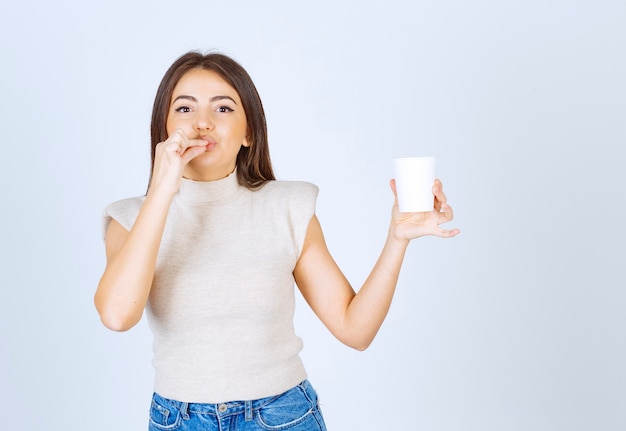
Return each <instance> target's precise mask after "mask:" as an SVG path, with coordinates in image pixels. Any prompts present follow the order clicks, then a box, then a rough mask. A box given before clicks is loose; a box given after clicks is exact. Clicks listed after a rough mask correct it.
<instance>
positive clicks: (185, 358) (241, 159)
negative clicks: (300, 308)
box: [95, 52, 459, 431]
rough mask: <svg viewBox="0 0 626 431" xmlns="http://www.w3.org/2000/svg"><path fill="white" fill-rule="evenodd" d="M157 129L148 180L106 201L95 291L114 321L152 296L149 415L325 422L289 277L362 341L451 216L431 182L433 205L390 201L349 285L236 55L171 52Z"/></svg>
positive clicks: (114, 325) (173, 421)
mask: <svg viewBox="0 0 626 431" xmlns="http://www.w3.org/2000/svg"><path fill="white" fill-rule="evenodd" d="M151 135H152V175H151V178H150V184H149V187H148V191H147V193H146V195H145V196H142V197H137V198H131V199H125V200H122V201H118V202H115V203H113V204H111V205H109V206H108V207H107V210H106V212H105V232H106V234H105V243H106V255H107V265H106V268H105V270H104V274H103V275H102V278H101V280H100V283H99V285H98V289H97V291H96V294H95V304H96V308H97V310H98V312H99V314H100V317H101V319H102V322H103V323H104V325H106V326H107V327H108V328H110V329H112V330H115V331H126V330H128V329H130V328H131V327H133V326H134V325H135V324H136V323H137V322H138V321H139V320H140V319H141V316H142V314H143V310H144V308H145V309H146V310H147V313H148V323H149V325H150V328H151V330H152V332H153V334H154V361H153V363H154V366H155V371H156V375H155V389H154V396H153V400H152V405H151V411H150V429H151V430H164V429H181V430H196V429H198V430H199V429H203V430H204V429H206V430H213V429H216V430H217V429H220V430H222V429H229V430H230V429H241V430H257V429H286V428H289V429H291V430H293V431H300V430H302V431H304V430H325V429H326V428H325V425H324V421H323V418H322V415H321V412H320V410H319V407H318V405H317V395H316V393H315V391H314V389H313V388H312V387H311V385H310V383H309V382H308V380H307V376H306V372H305V370H304V367H303V365H302V362H301V361H300V359H299V356H298V354H299V352H300V350H301V349H302V342H301V340H300V339H299V338H298V337H297V336H296V335H295V333H294V327H293V313H294V289H293V284H294V281H295V283H296V284H297V286H298V288H299V289H300V292H301V293H302V295H303V297H304V298H305V299H306V301H307V302H308V304H309V305H310V306H311V308H312V309H313V311H314V312H315V313H316V315H317V316H318V317H319V318H320V319H321V321H322V322H323V323H324V324H325V325H326V327H327V328H328V329H329V330H330V331H331V332H332V333H333V335H334V336H335V337H337V338H338V339H339V340H340V341H341V342H343V343H345V344H346V345H348V346H350V347H353V348H355V349H358V350H363V349H365V348H367V347H368V345H369V344H370V343H371V342H372V340H373V338H374V336H375V335H376V333H377V331H378V329H379V328H380V326H381V324H382V322H383V320H384V318H385V315H386V314H387V311H388V309H389V306H390V303H391V299H392V296H393V292H394V289H395V285H396V282H397V278H398V274H399V271H400V266H401V264H402V260H403V257H404V253H405V250H406V248H407V246H408V244H409V241H410V240H411V239H413V238H417V237H420V236H423V235H437V236H441V237H452V236H455V235H456V234H458V232H459V231H458V229H453V230H445V229H442V228H441V227H440V226H439V225H440V224H441V223H444V222H447V221H450V220H451V219H452V209H451V208H450V206H449V205H448V204H447V203H446V197H445V195H444V193H443V190H442V186H441V183H440V182H439V181H436V182H435V184H434V186H433V194H434V200H435V209H436V210H435V211H432V212H427V213H399V212H398V210H397V202H396V203H395V204H394V207H393V213H392V220H391V223H390V227H389V233H388V236H387V241H386V243H385V245H384V247H383V250H382V252H381V255H380V258H379V259H378V262H377V263H376V264H375V266H374V268H373V269H372V272H371V274H370V276H369V277H368V279H367V280H366V281H365V283H364V285H363V286H362V288H361V289H360V290H359V291H358V294H357V293H355V291H354V290H353V288H352V287H351V286H350V284H349V283H348V281H347V280H346V278H345V277H344V275H343V274H342V272H341V271H340V269H339V268H338V267H337V265H336V263H335V262H334V260H333V258H332V257H331V255H330V253H329V251H328V249H327V247H326V244H325V241H324V236H323V234H322V229H321V227H320V224H319V222H318V219H317V217H316V216H315V201H316V197H317V188H316V187H315V186H314V185H312V184H309V183H304V182H287V181H276V180H275V178H274V174H273V172H272V166H271V162H270V158H269V150H268V143H267V129H266V124H265V115H264V111H263V106H262V104H261V100H260V98H259V96H258V93H257V91H256V88H255V86H254V84H253V82H252V80H251V79H250V77H249V76H248V74H247V73H246V71H245V70H244V69H243V68H242V67H241V66H240V65H239V64H238V63H236V62H235V61H233V60H232V59H230V58H229V57H226V56H224V55H221V54H209V55H202V54H199V53H196V52H190V53H187V54H185V55H183V56H182V57H180V58H179V59H178V60H177V61H176V62H174V64H172V66H171V67H170V68H169V70H168V71H167V72H166V74H165V76H164V77H163V80H162V82H161V84H160V86H159V89H158V91H157V95H156V99H155V103H154V108H153V114H152V125H151ZM391 188H392V190H393V191H394V194H395V185H394V183H393V180H392V182H391ZM396 201H397V200H396Z"/></svg>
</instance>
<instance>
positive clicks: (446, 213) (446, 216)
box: [438, 202, 454, 224]
mask: <svg viewBox="0 0 626 431" xmlns="http://www.w3.org/2000/svg"><path fill="white" fill-rule="evenodd" d="M441 209H442V211H441V212H439V214H438V216H439V221H438V223H439V224H441V223H446V222H449V221H451V220H452V219H453V218H454V211H453V210H452V207H451V206H450V205H448V204H447V203H446V202H444V203H442V204H441Z"/></svg>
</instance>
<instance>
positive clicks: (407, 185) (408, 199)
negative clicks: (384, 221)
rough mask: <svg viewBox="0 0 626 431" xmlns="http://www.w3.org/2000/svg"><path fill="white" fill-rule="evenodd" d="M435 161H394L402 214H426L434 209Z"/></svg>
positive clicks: (428, 159) (419, 159)
mask: <svg viewBox="0 0 626 431" xmlns="http://www.w3.org/2000/svg"><path fill="white" fill-rule="evenodd" d="M435 161H436V158H435V157H397V158H395V159H393V171H394V178H395V180H396V192H397V194H398V205H399V207H400V208H399V209H400V212H424V211H432V210H433V209H434V203H435V197H434V196H433V184H434V183H435Z"/></svg>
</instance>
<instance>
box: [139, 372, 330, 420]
mask: <svg viewBox="0 0 626 431" xmlns="http://www.w3.org/2000/svg"><path fill="white" fill-rule="evenodd" d="M148 429H149V431H169V430H180V431H199V430H202V431H259V430H274V431H278V430H290V431H326V425H325V424H324V419H323V418H322V413H321V411H320V408H319V405H318V401H317V393H316V392H315V389H313V387H312V386H311V384H310V383H309V381H308V380H305V381H303V382H302V383H300V384H299V385H298V386H296V387H295V388H293V389H290V390H288V391H287V392H285V393H283V394H280V395H276V396H272V397H267V398H261V399H258V400H253V401H232V402H227V403H221V404H199V403H186V402H181V401H174V400H169V399H167V398H163V397H162V396H160V395H159V394H156V393H155V394H154V395H153V396H152V405H151V407H150V426H149V428H148Z"/></svg>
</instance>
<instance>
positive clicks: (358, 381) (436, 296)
mask: <svg viewBox="0 0 626 431" xmlns="http://www.w3.org/2000/svg"><path fill="white" fill-rule="evenodd" d="M0 17H1V18H0V20H1V21H2V25H0V53H1V55H0V69H1V71H2V72H1V74H2V75H1V76H2V79H1V80H0V124H1V126H2V128H1V133H2V135H1V137H0V140H1V141H2V148H3V150H2V155H1V156H0V192H1V195H0V196H1V199H2V211H1V212H0V226H2V235H1V239H0V252H1V253H2V255H1V257H2V259H1V260H0V403H1V405H2V407H3V412H4V413H3V414H2V420H1V421H0V423H1V425H0V428H2V429H11V430H27V431H30V430H33V431H34V430H42V429H46V430H85V429H89V430H90V431H98V430H109V429H116V430H138V429H146V428H147V418H148V416H147V412H148V407H149V398H150V395H151V389H152V378H153V369H152V366H151V363H150V361H151V335H150V333H149V331H148V329H147V327H146V324H145V322H143V321H142V322H141V323H140V324H139V325H138V326H137V327H135V328H133V329H132V330H131V331H129V332H127V333H123V334H118V333H113V332H110V331H108V330H107V329H105V328H104V327H103V326H102V325H101V324H100V322H99V319H98V316H97V313H96V311H95V309H94V307H93V294H94V291H95V288H96V285H97V282H98V279H99V277H100V275H101V273H102V270H103V268H104V264H105V258H104V244H103V241H102V232H101V224H100V223H101V214H102V210H103V208H104V207H105V205H106V204H108V203H109V202H111V201H114V200H117V199H121V198H124V197H129V196H136V195H141V194H143V193H144V191H145V188H146V185H147V180H148V174H149V172H148V170H149V117H150V110H151V106H152V101H153V97H154V94H155V92H156V88H157V85H158V83H159V81H160V79H161V77H162V75H163V73H164V72H165V70H166V69H167V67H168V66H169V65H170V64H171V62H172V61H173V60H174V59H175V58H176V57H178V56H179V55H181V54H182V53H184V52H186V51H187V50H190V49H200V50H218V51H221V52H224V53H226V54H229V55H231V56H233V57H234V58H235V59H237V60H238V61H239V62H240V63H241V64H242V65H243V66H244V67H245V68H246V69H247V70H248V71H249V73H250V74H251V76H252V77H253V79H254V81H255V83H256V84H257V87H258V90H259V92H260V94H261V97H262V99H263V101H264V104H265V108H266V113H267V118H268V125H269V134H270V146H271V147H270V148H271V155H272V159H273V163H274V167H275V170H276V173H277V175H278V177H279V178H280V179H293V180H306V181H311V182H313V183H315V184H317V185H318V186H319V187H320V190H321V191H320V195H319V200H318V216H319V218H320V220H321V223H322V227H323V229H324V231H325V234H326V236H327V241H328V244H329V247H330V249H331V252H332V253H333V255H334V257H335V259H336V260H337V262H338V263H339V265H340V266H341V267H342V268H343V270H344V272H345V273H346V275H347V276H348V277H349V279H350V280H351V281H352V282H353V284H354V285H355V286H356V287H357V288H358V286H360V283H362V281H363V280H364V279H365V278H366V277H367V274H368V272H369V270H370V268H371V267H372V265H373V264H374V262H375V260H376V258H377V256H378V253H379V251H380V249H381V247H382V244H383V242H384V239H385V235H386V232H387V227H388V223H389V213H390V207H391V204H392V194H391V192H390V189H389V186H388V181H389V178H390V177H391V158H392V157H396V156H405V155H435V156H437V157H438V172H437V173H438V176H439V177H440V178H441V179H442V180H443V183H444V188H445V191H446V193H447V195H448V197H449V202H450V204H451V205H452V206H453V208H454V210H455V220H454V221H453V222H452V223H450V226H449V227H459V228H461V230H462V233H461V235H460V236H459V237H457V238H454V239H451V240H441V239H437V238H423V239H419V240H416V241H414V242H413V243H412V244H411V246H410V248H409V251H408V253H407V255H406V260H405V264H404V267H403V270H402V273H401V277H400V282H399V284H398V289H397V294H396V297H395V299H394V303H393V305H392V308H391V311H390V313H389V316H388V318H387V320H386V322H385V323H384V325H383V327H382V329H381V331H380V332H379V334H378V337H377V339H376V340H375V341H374V343H373V345H372V346H371V347H370V349H368V350H367V351H365V352H362V353H361V352H356V351H352V350H350V349H349V348H347V347H345V346H343V345H341V344H340V343H339V342H337V341H336V340H334V339H333V338H332V336H331V335H330V334H329V333H328V332H327V331H326V329H325V328H324V327H323V326H322V325H321V324H320V323H319V321H318V320H317V319H316V318H315V316H314V315H313V314H312V313H311V311H310V310H309V309H308V307H307V306H306V304H305V303H304V302H303V301H299V303H298V310H297V317H296V323H297V330H298V333H299V335H300V336H301V337H302V338H303V339H304V342H305V348H304V351H303V352H302V357H303V359H304V361H305V364H306V366H307V369H308V372H309V377H310V380H311V381H312V382H313V384H314V385H315V386H316V388H317V390H318V392H319V394H320V397H321V401H322V408H323V411H324V413H325V415H326V420H327V424H328V427H329V429H330V430H333V431H338V430H379V429H404V430H424V431H453V430H454V431H456V430H466V431H474V430H475V431H489V430H493V431H496V430H497V431H501V430H510V431H518V430H519V431H527V430H533V431H543V430H545V431H557V430H564V431H565V430H567V431H575V430H604V431H611V430H624V429H626V391H625V390H624V387H626V367H624V364H626V337H625V336H624V332H625V328H626V312H625V310H626V292H625V291H624V288H625V286H626V283H625V281H626V277H625V276H624V263H625V257H626V256H625V252H624V240H625V239H626V238H625V228H624V219H625V216H626V211H625V206H626V205H625V202H624V186H625V182H626V181H625V178H626V175H625V173H624V165H625V164H624V162H625V159H626V157H625V155H624V144H625V143H626V121H625V119H626V102H625V101H626V79H624V77H625V76H626V3H625V2H623V1H619V0H615V1H553V0H548V1H538V0H530V1H493V0H492V1H486V0H483V1H480V0H479V1H474V2H464V1H458V0H453V1H447V2H424V1H400V0H387V1H384V2H383V1H380V2H379V1H345V2H337V1H325V0H322V1H320V0H318V1H315V2H288V1H284V2H278V1H272V0H266V1H258V2H257V1H248V2H211V1H189V2H185V3H180V4H177V5H175V4H174V3H172V2H163V1H145V0H139V1H136V2H129V1H107V2H103V1H98V2H96V1H94V2H84V1H77V0H66V1H63V0H60V1H57V2H44V1H41V0H40V1H23V2H8V1H3V3H2V5H1V6H0Z"/></svg>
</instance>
